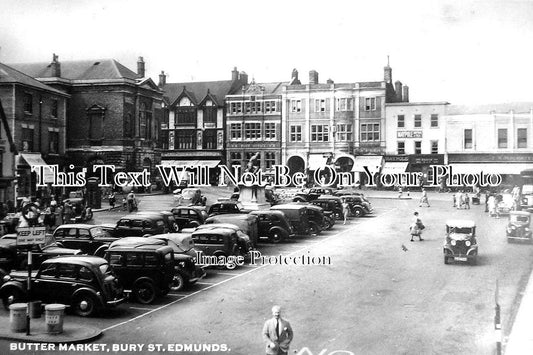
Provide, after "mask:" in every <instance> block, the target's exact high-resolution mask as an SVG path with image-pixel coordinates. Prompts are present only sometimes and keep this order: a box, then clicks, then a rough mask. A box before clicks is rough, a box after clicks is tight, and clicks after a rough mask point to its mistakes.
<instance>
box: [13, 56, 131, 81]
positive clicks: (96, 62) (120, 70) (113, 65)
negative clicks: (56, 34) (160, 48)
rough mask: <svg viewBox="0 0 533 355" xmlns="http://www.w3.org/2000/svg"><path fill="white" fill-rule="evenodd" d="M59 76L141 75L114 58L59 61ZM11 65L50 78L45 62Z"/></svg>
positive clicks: (127, 76)
mask: <svg viewBox="0 0 533 355" xmlns="http://www.w3.org/2000/svg"><path fill="white" fill-rule="evenodd" d="M60 65H61V78H64V79H69V80H95V79H131V80H137V79H140V78H141V77H140V76H139V75H138V74H137V73H135V72H134V71H132V70H130V69H128V68H126V67H125V66H124V65H122V64H120V63H119V62H117V61H116V60H115V59H93V60H67V61H61V62H60ZM11 66H12V67H13V68H15V69H17V70H20V71H21V72H23V73H26V74H27V75H29V76H31V77H34V78H40V79H41V78H52V77H53V76H52V66H51V64H50V63H49V62H46V63H16V64H11Z"/></svg>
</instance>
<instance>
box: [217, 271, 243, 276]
mask: <svg viewBox="0 0 533 355" xmlns="http://www.w3.org/2000/svg"><path fill="white" fill-rule="evenodd" d="M215 275H229V276H235V275H239V274H236V273H234V272H233V273H232V272H217V273H216V274H215Z"/></svg>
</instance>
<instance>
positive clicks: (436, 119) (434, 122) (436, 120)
mask: <svg viewBox="0 0 533 355" xmlns="http://www.w3.org/2000/svg"><path fill="white" fill-rule="evenodd" d="M438 126H439V115H437V114H432V115H431V127H438Z"/></svg>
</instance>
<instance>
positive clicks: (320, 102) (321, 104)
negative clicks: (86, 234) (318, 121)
mask: <svg viewBox="0 0 533 355" xmlns="http://www.w3.org/2000/svg"><path fill="white" fill-rule="evenodd" d="M326 108H327V105H326V99H316V100H315V112H326V111H327V109H326Z"/></svg>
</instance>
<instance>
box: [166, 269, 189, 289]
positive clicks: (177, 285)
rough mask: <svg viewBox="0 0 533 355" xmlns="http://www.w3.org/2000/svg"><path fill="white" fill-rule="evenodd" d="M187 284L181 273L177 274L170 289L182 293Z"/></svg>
mask: <svg viewBox="0 0 533 355" xmlns="http://www.w3.org/2000/svg"><path fill="white" fill-rule="evenodd" d="M185 285H186V282H185V279H184V278H183V276H182V275H181V274H180V273H176V274H175V275H174V277H173V278H172V285H171V286H170V289H171V290H172V291H181V290H183V289H184V288H185Z"/></svg>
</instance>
